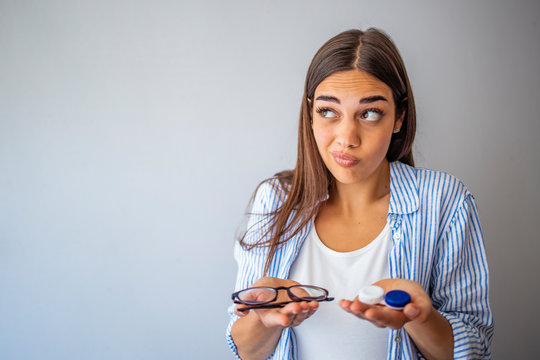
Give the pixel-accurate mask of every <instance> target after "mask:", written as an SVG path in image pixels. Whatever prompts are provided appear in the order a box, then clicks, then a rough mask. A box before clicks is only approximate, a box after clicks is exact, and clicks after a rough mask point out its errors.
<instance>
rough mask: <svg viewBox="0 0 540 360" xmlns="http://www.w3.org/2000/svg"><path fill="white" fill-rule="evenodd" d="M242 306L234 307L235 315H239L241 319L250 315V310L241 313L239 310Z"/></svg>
mask: <svg viewBox="0 0 540 360" xmlns="http://www.w3.org/2000/svg"><path fill="white" fill-rule="evenodd" d="M239 308H240V306H235V307H234V313H235V314H236V315H238V316H239V317H244V316H246V315H247V314H249V310H244V311H241V310H239Z"/></svg>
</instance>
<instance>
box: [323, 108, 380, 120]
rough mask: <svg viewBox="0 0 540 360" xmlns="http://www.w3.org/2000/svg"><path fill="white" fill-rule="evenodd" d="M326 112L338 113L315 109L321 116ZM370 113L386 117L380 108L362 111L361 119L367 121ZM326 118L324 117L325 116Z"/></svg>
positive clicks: (327, 109) (326, 109)
mask: <svg viewBox="0 0 540 360" xmlns="http://www.w3.org/2000/svg"><path fill="white" fill-rule="evenodd" d="M325 111H331V112H333V113H336V112H335V111H334V110H332V109H330V108H327V107H320V108H319V107H318V108H316V109H315V112H316V113H317V114H319V115H322V114H323V113H324V112H325ZM369 112H374V113H376V114H378V115H380V116H381V117H382V116H384V112H383V111H382V110H381V109H378V108H369V109H366V110H364V111H362V114H361V118H362V119H365V117H364V116H365V114H367V113H369ZM323 117H324V116H323Z"/></svg>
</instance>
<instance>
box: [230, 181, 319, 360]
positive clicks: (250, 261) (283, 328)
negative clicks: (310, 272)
mask: <svg viewBox="0 0 540 360" xmlns="http://www.w3.org/2000/svg"><path fill="white" fill-rule="evenodd" d="M282 200H283V196H282V193H281V192H280V191H279V190H278V188H276V187H275V186H274V185H272V184H270V183H268V182H267V183H264V184H262V185H261V186H260V188H259V189H258V191H257V194H256V196H255V199H254V201H253V208H252V210H251V215H250V217H249V222H248V232H247V234H246V238H245V240H246V242H248V243H254V242H256V241H258V240H259V239H261V238H262V236H263V235H264V234H265V232H266V229H267V227H268V225H269V218H268V217H266V216H265V215H264V214H268V213H270V212H272V211H274V210H275V209H277V208H278V207H279V206H280V205H281V201H282ZM267 254H268V249H267V248H261V247H255V248H253V249H251V250H249V251H248V250H246V249H244V248H242V247H241V246H240V245H239V244H238V243H236V245H235V251H234V255H235V259H236V262H237V264H238V274H237V279H236V285H235V289H236V290H240V289H245V288H248V287H250V286H262V285H268V286H279V285H283V286H288V285H292V284H293V283H294V282H292V281H290V280H283V279H277V278H265V277H263V275H264V274H263V268H264V261H265V260H266V257H267ZM284 284H286V285H284ZM281 293H282V292H281V291H280V294H279V295H280V296H283V295H286V293H285V292H283V294H281ZM278 300H279V298H278ZM317 306H318V304H317V303H316V302H315V303H314V304H312V303H309V304H308V303H292V304H288V305H287V306H285V307H284V308H282V309H268V310H262V309H260V310H254V311H250V312H249V313H248V314H242V313H240V312H238V311H235V310H236V308H237V307H234V306H231V307H230V308H229V314H230V316H231V321H230V322H229V327H228V329H227V341H228V344H229V347H230V349H231V350H232V351H233V352H234V353H235V355H236V356H237V358H240V357H241V358H243V359H251V358H267V357H268V356H271V355H272V353H274V351H275V349H276V346H278V347H279V348H280V351H285V349H286V344H287V341H288V340H289V338H288V336H289V334H290V332H289V331H288V329H287V328H288V327H293V326H297V325H298V324H300V323H301V322H302V321H303V320H304V319H305V318H307V317H309V316H311V314H312V313H313V312H314V311H315V310H316V308H317ZM303 311H305V312H303Z"/></svg>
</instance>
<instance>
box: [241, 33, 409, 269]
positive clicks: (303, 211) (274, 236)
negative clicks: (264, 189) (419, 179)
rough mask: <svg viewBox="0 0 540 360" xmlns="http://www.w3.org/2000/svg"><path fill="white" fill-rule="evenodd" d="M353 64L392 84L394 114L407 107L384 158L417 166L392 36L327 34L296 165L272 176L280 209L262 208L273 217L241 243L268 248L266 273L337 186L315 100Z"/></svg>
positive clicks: (309, 78) (311, 74)
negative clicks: (316, 131)
mask: <svg viewBox="0 0 540 360" xmlns="http://www.w3.org/2000/svg"><path fill="white" fill-rule="evenodd" d="M355 69H358V70H361V71H364V72H366V73H368V74H370V75H372V76H374V77H376V78H377V79H379V80H381V81H382V82H384V83H385V84H386V85H388V87H390V89H392V93H393V96H394V103H395V104H396V116H397V117H399V116H401V115H402V114H403V112H405V114H404V118H403V124H402V127H401V131H399V132H398V133H395V134H393V135H392V140H391V142H390V147H389V149H388V152H387V154H386V158H387V159H388V161H401V162H403V163H406V164H408V165H411V166H414V160H413V155H412V145H413V141H414V135H415V132H416V111H415V107H414V97H413V93H412V90H411V86H410V84H409V78H408V76H407V72H406V70H405V65H404V64H403V60H402V59H401V56H400V55H399V52H398V50H397V48H396V46H395V45H394V43H393V42H392V40H390V38H389V37H388V36H387V35H386V34H385V33H383V32H382V31H380V30H378V29H374V28H371V29H368V30H366V31H361V30H348V31H345V32H342V33H341V34H338V35H336V36H335V37H333V38H332V39H330V40H328V41H327V42H326V43H325V44H324V45H323V46H322V47H321V48H320V49H319V51H318V52H317V53H316V54H315V56H314V57H313V60H312V61H311V64H310V66H309V69H308V72H307V75H306V82H305V86H304V95H303V97H302V104H301V108H300V121H299V124H298V155H297V160H296V167H295V168H294V170H289V171H283V172H281V173H278V174H276V175H275V176H274V177H273V178H272V179H276V178H277V179H278V180H279V184H280V185H279V186H280V188H281V189H280V190H281V191H284V192H285V194H286V195H287V196H286V198H285V200H284V202H283V204H282V205H281V206H280V207H279V208H278V209H277V210H275V211H274V212H271V213H270V214H264V215H268V216H269V218H267V220H269V221H270V223H269V226H268V227H267V231H266V233H265V234H263V235H262V237H261V239H260V240H259V241H257V242H255V243H249V244H248V243H246V242H245V241H244V240H245V235H246V234H245V233H244V235H243V236H242V237H241V239H240V244H241V245H242V246H243V247H245V248H247V249H252V248H254V247H256V246H265V247H269V248H270V250H269V253H268V257H267V259H266V264H265V268H264V272H265V274H266V273H267V272H268V269H269V267H270V264H271V262H272V259H273V257H274V255H275V253H276V251H277V249H278V247H279V246H281V245H282V244H284V243H285V242H287V241H288V240H290V239H291V238H292V237H293V236H295V235H296V234H297V233H298V232H299V231H300V230H301V229H302V228H303V227H304V226H305V225H306V224H307V223H308V222H309V221H310V220H311V219H312V218H313V217H314V216H315V215H316V214H317V212H318V209H319V204H320V202H321V200H322V199H324V198H325V197H326V196H327V195H328V194H329V192H330V191H331V190H332V188H333V187H334V186H335V184H334V178H333V176H332V174H331V173H330V172H329V171H328V169H327V168H326V166H325V164H324V162H323V160H322V158H321V156H320V154H319V151H318V149H317V144H316V142H315V138H314V136H313V131H312V127H311V122H312V118H311V116H312V108H311V100H312V99H313V96H314V94H315V89H316V88H317V86H319V84H320V83H321V82H322V81H323V80H324V79H325V78H327V77H328V76H330V75H332V74H333V73H336V72H340V71H348V70H355ZM268 180H270V179H267V180H265V181H263V182H262V183H264V182H266V181H268ZM262 183H261V184H262ZM259 186H260V185H259ZM257 189H258V188H257ZM255 191H257V190H255ZM252 201H253V197H252ZM248 231H249V229H248Z"/></svg>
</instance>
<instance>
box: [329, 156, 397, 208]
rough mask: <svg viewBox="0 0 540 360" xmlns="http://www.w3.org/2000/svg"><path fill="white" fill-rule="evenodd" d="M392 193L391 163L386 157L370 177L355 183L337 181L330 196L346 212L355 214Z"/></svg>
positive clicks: (334, 203) (335, 204)
mask: <svg viewBox="0 0 540 360" xmlns="http://www.w3.org/2000/svg"><path fill="white" fill-rule="evenodd" d="M389 195H390V164H389V163H388V161H387V160H386V159H385V160H384V161H383V162H382V163H381V165H380V166H379V167H378V168H377V169H376V170H375V172H374V173H373V174H371V175H370V176H369V177H368V178H366V179H364V180H362V181H361V182H358V183H355V184H341V183H336V187H335V190H334V191H333V193H332V194H331V196H330V199H331V201H332V203H333V205H334V206H336V207H337V208H339V209H341V211H343V213H344V214H354V213H357V212H358V211H362V210H363V209H365V208H366V207H369V206H371V205H373V204H374V203H376V202H378V201H380V200H383V199H386V198H388V196H389Z"/></svg>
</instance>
